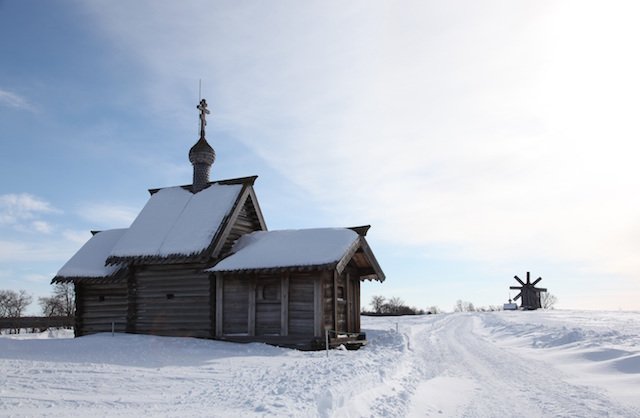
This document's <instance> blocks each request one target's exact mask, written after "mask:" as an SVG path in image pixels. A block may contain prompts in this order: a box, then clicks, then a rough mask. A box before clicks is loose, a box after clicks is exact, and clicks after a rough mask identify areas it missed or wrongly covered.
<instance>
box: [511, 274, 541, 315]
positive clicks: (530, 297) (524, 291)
mask: <svg viewBox="0 0 640 418" xmlns="http://www.w3.org/2000/svg"><path fill="white" fill-rule="evenodd" d="M513 278H514V279H516V280H517V281H518V282H519V283H520V284H521V285H522V286H511V287H509V289H513V290H519V291H520V293H518V294H517V295H516V297H515V298H513V300H518V299H522V300H521V301H520V308H522V309H527V310H533V309H538V308H541V307H542V305H541V304H540V292H546V291H547V289H543V288H541V287H536V284H538V282H540V280H542V277H538V278H537V279H536V281H535V282H533V283H531V279H530V276H529V272H527V282H526V283H523V282H522V280H520V278H519V277H518V276H513Z"/></svg>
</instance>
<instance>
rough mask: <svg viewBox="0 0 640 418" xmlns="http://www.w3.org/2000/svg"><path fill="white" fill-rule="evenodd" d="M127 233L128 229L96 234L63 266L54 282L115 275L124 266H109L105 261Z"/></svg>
mask: <svg viewBox="0 0 640 418" xmlns="http://www.w3.org/2000/svg"><path fill="white" fill-rule="evenodd" d="M126 231H127V230H126V229H111V230H108V231H102V232H98V233H96V234H95V235H94V236H92V237H91V238H90V239H89V241H87V242H86V243H85V244H84V245H83V246H82V248H80V250H78V252H77V253H76V254H75V255H74V256H73V257H71V259H70V260H69V261H67V263H66V264H65V265H64V266H62V268H61V269H60V270H59V271H58V274H57V275H56V277H55V278H54V279H53V282H54V283H55V282H63V281H69V280H72V279H81V278H106V277H111V276H113V275H115V274H116V273H117V272H118V271H119V270H120V269H121V268H122V266H121V265H108V266H107V265H105V261H106V259H107V257H108V256H109V254H110V252H111V249H112V248H113V246H114V245H115V244H116V243H117V242H118V240H120V238H122V236H123V234H124V233H125V232H126Z"/></svg>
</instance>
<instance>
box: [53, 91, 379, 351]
mask: <svg viewBox="0 0 640 418" xmlns="http://www.w3.org/2000/svg"><path fill="white" fill-rule="evenodd" d="M198 109H199V110H200V139H199V140H198V141H197V143H196V144H195V145H194V146H193V147H192V148H191V150H190V152H189V160H190V161H191V163H192V164H193V184H191V185H186V186H177V187H168V188H162V189H152V190H150V191H149V192H150V194H151V196H150V198H149V201H148V202H147V204H146V205H145V206H144V208H143V209H142V211H141V212H140V214H139V215H138V216H137V217H136V219H135V220H134V221H133V223H132V224H131V226H130V227H129V228H125V229H112V230H107V231H101V232H94V233H93V236H92V238H91V239H90V240H89V241H88V242H87V243H86V244H85V245H84V246H83V247H82V248H81V249H80V250H79V251H78V252H77V253H76V254H75V255H74V256H73V257H72V258H71V259H70V260H69V261H68V262H67V263H66V264H65V265H64V266H63V267H62V268H61V269H60V271H59V272H58V273H57V275H56V277H54V278H53V280H52V283H65V282H73V283H74V285H75V292H76V320H75V322H76V323H75V334H76V336H82V335H87V334H93V333H99V332H111V331H112V327H114V328H115V331H116V332H127V333H140V334H153V335H166V336H185V337H200V338H215V339H221V340H230V341H242V342H249V341H259V342H267V343H270V344H276V345H284V346H293V347H298V348H312V347H320V346H323V345H324V339H325V330H326V332H327V334H328V335H329V337H330V344H332V345H335V344H340V343H343V342H344V343H348V344H356V345H357V344H363V343H365V342H366V341H365V340H364V337H363V335H362V334H360V283H361V282H362V281H364V280H377V281H380V282H382V281H384V279H385V276H384V273H383V272H382V270H381V268H380V266H379V264H378V262H377V261H376V258H375V256H374V255H373V252H372V251H371V248H369V245H368V244H367V241H366V239H365V236H366V233H367V230H368V229H369V227H368V226H363V227H354V228H318V229H306V230H281V231H267V227H266V223H265V221H264V219H263V216H262V212H261V211H260V205H259V204H258V199H257V197H256V194H255V191H254V189H253V185H254V182H255V180H256V179H257V176H253V177H245V178H238V179H231V180H221V181H209V171H210V168H211V166H212V164H213V162H214V160H215V152H214V150H213V148H212V147H211V146H210V145H209V143H208V142H207V140H206V139H205V125H206V119H205V117H206V114H208V113H209V111H208V110H207V104H206V101H205V100H202V101H201V102H200V104H199V105H198Z"/></svg>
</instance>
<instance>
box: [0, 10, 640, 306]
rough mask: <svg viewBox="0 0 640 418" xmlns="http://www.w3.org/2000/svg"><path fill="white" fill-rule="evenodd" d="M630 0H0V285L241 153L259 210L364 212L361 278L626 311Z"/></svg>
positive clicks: (354, 221) (635, 211) (637, 287)
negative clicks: (201, 152) (372, 271)
mask: <svg viewBox="0 0 640 418" xmlns="http://www.w3.org/2000/svg"><path fill="white" fill-rule="evenodd" d="M639 12H640V5H638V4H637V2H635V1H626V2H625V1H609V2H606V3H604V2H595V1H558V0H553V1H545V0H542V1H536V2H531V1H524V0H509V1H506V0H505V1H483V2H477V1H472V0H467V1H447V2H442V1H429V0H426V1H411V0H407V1H403V2H395V1H376V0H374V1H351V2H342V1H313V0H312V1H305V2H298V1H293V0H278V1H268V2H264V1H257V0H256V1H251V0H248V1H243V2H231V1H182V2H171V1H124V0H115V1H114V0H109V1H106V0H98V1H92V2H83V1H74V0H55V1H36V0H27V1H17V0H15V1H12V0H0V141H1V143H2V148H3V149H2V152H1V153H0V289H13V290H18V289H25V290H27V291H28V292H30V293H31V294H33V295H34V304H33V306H32V308H31V309H32V310H34V311H35V310H37V309H38V306H37V303H36V301H37V298H38V297H41V296H47V295H49V294H50V292H51V286H50V284H49V283H50V281H51V279H52V278H53V277H54V276H55V274H56V272H57V271H58V270H59V269H60V268H61V267H62V265H63V264H64V263H65V262H66V261H67V260H68V259H69V258H70V257H71V256H72V255H73V254H74V253H75V252H76V251H77V250H78V249H79V248H80V247H81V246H82V244H83V243H84V242H86V241H87V240H88V239H89V237H90V236H91V234H90V231H91V230H104V229H110V228H122V227H128V226H129V225H130V224H131V222H132V221H133V219H134V218H135V216H136V215H137V213H138V212H139V211H140V210H141V209H142V207H143V206H144V204H145V203H146V201H147V199H148V197H149V194H148V192H147V190H148V189H150V188H158V187H166V186H175V185H182V184H189V183H191V179H192V166H191V164H190V163H189V160H188V151H189V149H190V147H191V146H192V145H193V144H194V143H195V142H196V141H197V139H198V135H199V117H198V110H197V109H196V105H197V104H198V100H199V98H200V97H203V98H205V99H206V100H207V102H208V104H209V109H210V110H211V115H209V116H208V119H207V121H208V124H207V133H206V134H207V140H208V142H209V143H210V144H211V145H212V146H213V148H214V149H215V151H216V161H215V163H214V165H213V167H212V169H211V179H212V180H218V179H227V178H235V177H244V176H250V175H258V176H259V178H258V180H257V181H256V184H255V190H256V194H257V196H258V199H259V204H260V207H261V209H262V212H263V215H264V217H265V220H266V223H267V227H268V228H269V229H270V230H277V229H300V228H315V227H348V226H358V225H371V226H372V227H371V229H370V231H369V233H368V235H367V240H368V242H369V244H370V246H371V248H372V250H373V252H374V254H375V256H376V258H377V260H378V262H379V264H380V266H381V267H382V269H383V271H384V272H385V274H386V276H387V279H386V281H385V282H384V283H382V284H381V283H378V282H365V283H363V286H362V305H363V306H366V305H368V303H369V302H370V300H371V297H372V296H373V295H382V296H384V297H386V298H391V297H399V298H401V299H402V300H403V301H404V302H405V303H406V304H407V305H409V306H415V307H417V308H428V307H431V306H438V307H439V308H440V309H442V310H445V311H450V310H452V309H453V306H454V304H455V302H456V301H457V300H463V301H470V302H472V303H473V304H474V305H476V306H489V305H501V304H502V303H505V302H507V300H508V298H509V297H514V296H515V295H516V294H517V291H510V290H509V286H512V285H517V282H516V281H515V280H514V279H513V276H514V275H518V276H519V277H520V278H524V277H526V272H528V271H530V272H531V276H532V278H537V277H542V278H543V280H542V281H541V282H540V284H539V286H542V287H546V288H547V289H548V290H549V292H551V293H552V294H554V295H555V296H556V297H557V298H558V303H557V305H556V308H559V309H599V310H639V309H640V280H638V279H639V278H640V257H638V254H640V193H638V192H639V191H640V187H639V185H638V182H639V179H640V164H637V161H636V160H637V156H638V155H639V154H640V153H639V152H638V151H640V150H639V148H640V146H639V145H638V139H639V138H640V126H639V124H638V122H637V119H638V115H639V114H640V102H639V100H638V97H640V78H639V77H638V76H637V74H640V55H639V54H637V50H638V43H639V40H640V27H639V26H638V25H637V16H638V14H639Z"/></svg>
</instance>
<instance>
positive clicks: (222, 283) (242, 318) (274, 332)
mask: <svg viewBox="0 0 640 418" xmlns="http://www.w3.org/2000/svg"><path fill="white" fill-rule="evenodd" d="M321 274H322V273H321V272H317V271H316V272H294V273H289V272H287V271H284V272H279V273H270V274H254V275H230V274H227V275H225V274H218V275H217V277H216V292H219V293H217V294H216V304H217V305H219V306H216V310H215V311H216V313H215V315H216V321H217V322H216V336H218V337H223V336H244V335H246V336H256V337H281V339H282V340H283V341H285V340H288V339H299V338H300V337H308V338H310V339H311V338H313V337H314V336H318V337H319V336H321V335H323V334H322V333H321V332H320V327H319V326H318V324H319V323H320V322H319V321H320V320H321V309H319V308H320V304H319V303H316V300H320V290H321V288H320V287H319V286H318V285H319V284H321V283H320V282H319V281H318V279H319V278H320V276H321ZM316 295H318V297H317V298H316ZM217 316H220V318H218V317H217ZM218 328H219V329H218ZM289 337H291V338H289ZM258 339H259V338H258Z"/></svg>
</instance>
